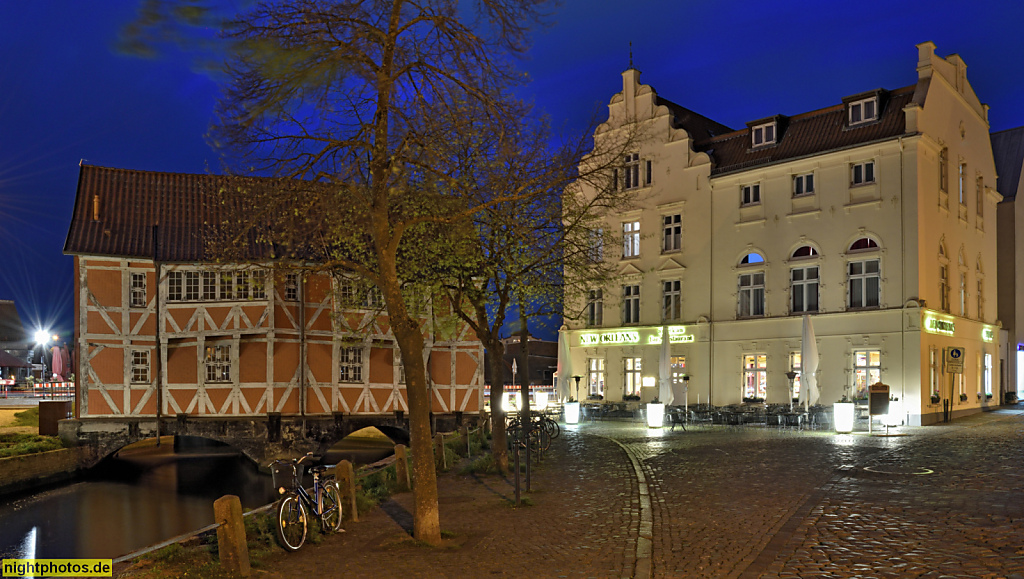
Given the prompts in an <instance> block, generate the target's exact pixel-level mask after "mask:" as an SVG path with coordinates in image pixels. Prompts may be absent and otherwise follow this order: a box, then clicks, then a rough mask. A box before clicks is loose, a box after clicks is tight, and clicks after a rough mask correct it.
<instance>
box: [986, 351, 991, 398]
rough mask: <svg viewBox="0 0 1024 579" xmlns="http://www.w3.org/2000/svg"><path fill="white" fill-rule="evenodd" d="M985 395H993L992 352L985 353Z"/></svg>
mask: <svg viewBox="0 0 1024 579" xmlns="http://www.w3.org/2000/svg"><path fill="white" fill-rule="evenodd" d="M985 396H987V397H989V398H991V397H992V354H985Z"/></svg>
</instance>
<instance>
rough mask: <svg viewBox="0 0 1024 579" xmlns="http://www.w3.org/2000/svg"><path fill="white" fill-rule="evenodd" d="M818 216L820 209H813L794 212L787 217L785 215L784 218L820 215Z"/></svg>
mask: <svg viewBox="0 0 1024 579" xmlns="http://www.w3.org/2000/svg"><path fill="white" fill-rule="evenodd" d="M820 214H821V209H819V208H814V209H808V210H807V211H794V212H792V213H789V214H788V215H786V217H804V216H806V215H820Z"/></svg>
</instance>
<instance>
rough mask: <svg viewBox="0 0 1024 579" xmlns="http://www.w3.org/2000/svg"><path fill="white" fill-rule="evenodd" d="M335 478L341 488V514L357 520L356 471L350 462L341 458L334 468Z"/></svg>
mask: <svg viewBox="0 0 1024 579" xmlns="http://www.w3.org/2000/svg"><path fill="white" fill-rule="evenodd" d="M334 470H335V471H336V474H335V478H336V479H338V486H339V487H340V488H341V505H342V508H341V510H342V514H343V515H346V514H347V515H348V519H349V520H351V521H355V522H357V523H358V522H359V509H358V508H356V471H355V469H354V468H352V463H351V462H349V461H347V460H343V461H341V462H339V463H338V465H337V466H336V467H335V469H334Z"/></svg>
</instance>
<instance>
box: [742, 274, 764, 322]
mask: <svg viewBox="0 0 1024 579" xmlns="http://www.w3.org/2000/svg"><path fill="white" fill-rule="evenodd" d="M737 285H738V286H739V288H738V293H739V308H738V311H737V315H739V317H741V318H750V317H756V316H763V315H764V272H763V271H758V272H751V273H742V274H740V275H739V278H738V280H737Z"/></svg>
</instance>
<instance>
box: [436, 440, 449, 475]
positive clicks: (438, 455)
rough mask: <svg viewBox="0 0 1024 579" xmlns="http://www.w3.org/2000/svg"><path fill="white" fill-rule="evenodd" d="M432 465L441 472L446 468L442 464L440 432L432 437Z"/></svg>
mask: <svg viewBox="0 0 1024 579" xmlns="http://www.w3.org/2000/svg"><path fill="white" fill-rule="evenodd" d="M434 464H435V465H436V466H437V468H439V469H442V470H444V469H445V468H447V465H446V464H445V462H444V435H443V434H441V433H440V432H438V433H437V434H435V435H434Z"/></svg>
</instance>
